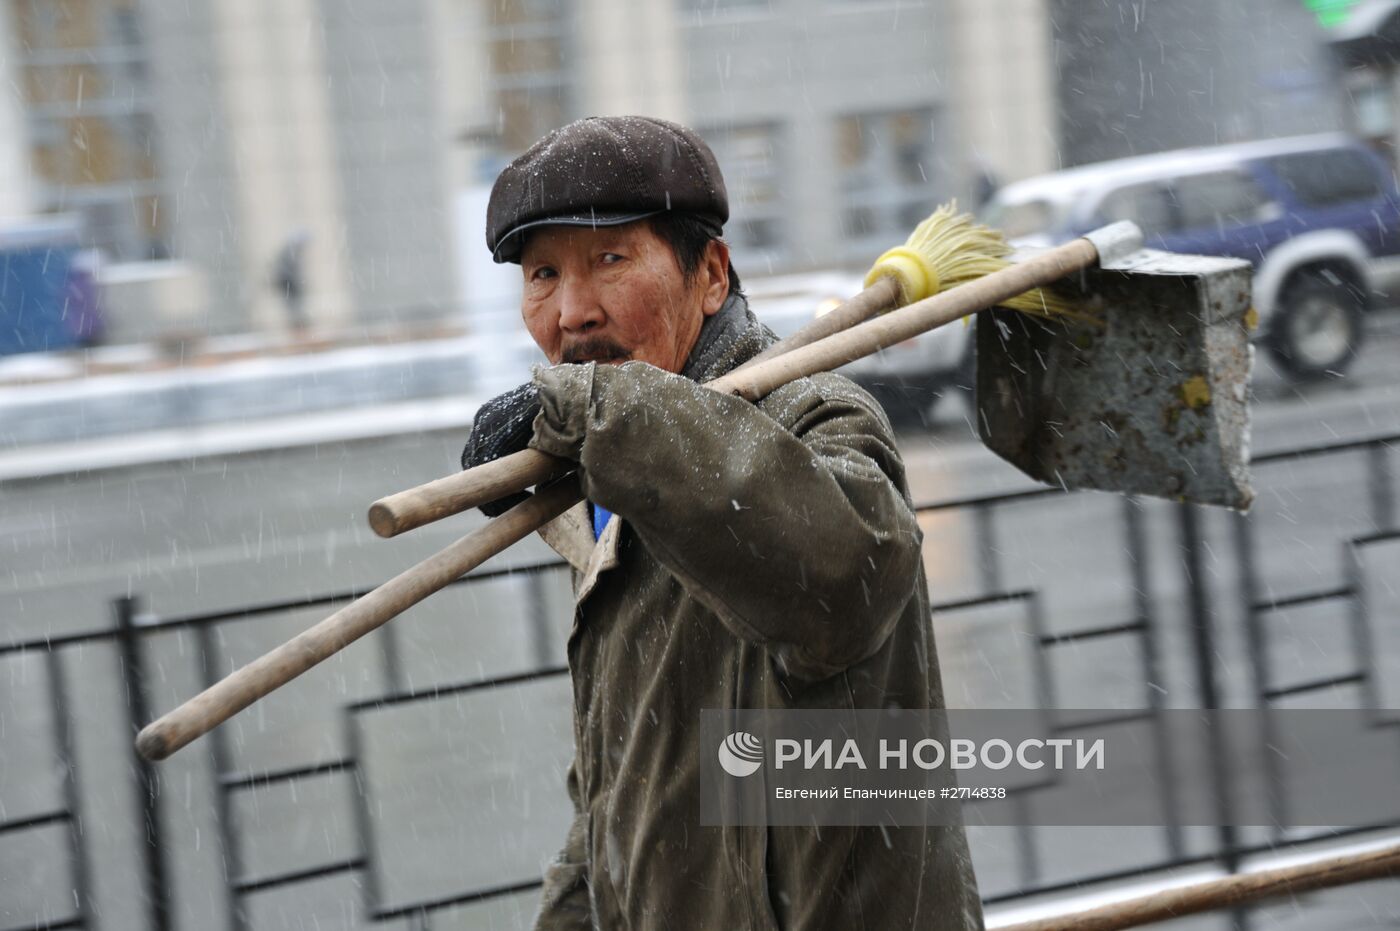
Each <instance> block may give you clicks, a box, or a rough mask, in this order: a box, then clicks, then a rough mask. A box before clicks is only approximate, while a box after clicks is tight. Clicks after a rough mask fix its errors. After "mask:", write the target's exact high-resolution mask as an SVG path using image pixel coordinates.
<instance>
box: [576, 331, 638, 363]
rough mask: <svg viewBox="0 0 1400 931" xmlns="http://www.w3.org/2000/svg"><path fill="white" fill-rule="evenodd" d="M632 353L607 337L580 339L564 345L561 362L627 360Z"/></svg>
mask: <svg viewBox="0 0 1400 931" xmlns="http://www.w3.org/2000/svg"><path fill="white" fill-rule="evenodd" d="M630 358H632V353H631V351H630V350H628V349H627V348H626V347H625V346H622V345H621V344H619V343H615V342H613V341H612V340H610V339H608V338H607V337H603V336H598V337H594V338H592V339H583V340H579V341H578V342H576V343H570V344H569V345H568V346H565V347H564V351H563V353H562V354H561V355H560V357H559V361H560V362H626V361H627V360H628V359H630Z"/></svg>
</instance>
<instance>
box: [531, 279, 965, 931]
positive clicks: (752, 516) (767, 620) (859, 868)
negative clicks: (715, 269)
mask: <svg viewBox="0 0 1400 931" xmlns="http://www.w3.org/2000/svg"><path fill="white" fill-rule="evenodd" d="M717 318H718V319H717ZM705 326H706V328H707V329H706V330H705V331H702V335H701V345H702V346H703V351H702V349H701V347H700V346H698V347H697V350H696V351H695V352H693V353H692V355H691V361H690V364H688V365H687V369H686V372H687V374H688V375H690V376H691V377H690V378H687V377H683V376H680V375H673V374H669V373H667V372H664V371H662V370H661V369H658V368H655V367H653V366H650V365H646V364H644V363H639V362H629V363H626V364H624V365H622V366H620V367H617V366H607V365H599V366H595V365H592V364H588V365H561V366H555V367H554V368H549V369H540V370H538V371H537V372H536V376H535V381H536V384H537V385H538V386H539V387H540V389H541V401H542V404H543V410H542V412H541V413H540V414H539V416H538V417H537V418H536V420H535V433H534V437H533V439H532V440H531V445H532V446H534V447H536V448H537V449H540V450H543V451H544V452H548V453H551V454H554V455H558V456H564V457H567V458H570V459H573V460H576V461H578V462H579V463H580V465H581V470H580V471H581V474H582V480H583V487H584V491H585V492H586V494H587V496H588V498H589V500H591V501H594V502H597V503H599V504H601V505H603V506H604V507H606V508H608V509H609V510H611V511H612V512H614V514H616V515H617V518H614V519H613V520H612V521H611V522H610V523H609V524H608V526H607V528H606V529H605V530H604V532H603V534H602V537H601V538H600V539H599V540H598V541H597V543H596V544H595V543H594V540H593V535H592V532H591V530H590V523H589V519H588V514H587V512H586V511H585V510H584V508H585V505H582V504H581V505H579V506H578V507H577V508H575V509H574V510H572V511H570V512H567V513H565V514H564V515H563V516H562V517H560V518H559V519H557V520H556V521H554V522H553V523H552V524H550V525H549V527H547V528H546V529H545V530H543V531H542V536H543V537H544V538H545V540H546V541H547V542H549V543H550V545H551V546H553V547H554V548H555V549H556V550H557V551H559V552H560V553H561V555H563V556H564V557H565V558H566V559H568V560H569V561H570V562H571V563H572V564H573V566H574V569H575V575H574V582H575V594H576V604H575V611H574V622H573V629H572V632H571V633H570V635H569V640H568V660H569V668H570V672H571V677H572V681H573V693H574V739H575V743H576V752H575V757H574V762H573V764H572V766H571V767H570V770H569V774H568V791H569V794H570V796H571V797H572V799H573V802H574V807H575V812H576V817H575V820H574V822H573V825H572V827H571V829H570V830H569V832H568V837H567V841H566V843H565V845H564V848H563V850H562V852H561V853H560V855H559V857H558V859H557V860H556V861H555V862H554V863H552V864H551V865H550V866H549V867H548V869H547V871H546V876H545V881H544V891H543V897H542V900H541V905H540V912H539V915H538V917H537V919H536V925H535V927H536V928H539V929H548V931H554V929H570V931H580V929H594V928H598V929H605V931H689V929H694V931H738V929H743V931H776V929H783V931H818V929H833V931H834V929H841V931H861V929H869V931H895V929H918V931H970V929H980V928H981V927H982V912H981V903H980V901H979V899H978V895H977V887H976V881H975V879H974V876H973V871H972V865H971V861H970V859H969V856H968V850H967V844H966V840H965V837H964V834H963V830H962V829H961V828H946V827H927V828H881V827H827V826H822V827H820V828H818V827H811V828H806V827H769V828H767V829H765V828H763V827H742V828H739V827H724V828H721V827H702V826H701V824H700V788H699V780H700V760H701V754H702V753H710V752H714V748H710V747H707V748H702V747H700V746H699V743H700V741H699V730H700V711H701V709H729V708H753V709H795V708H801V709H813V708H833V709H851V708H891V707H899V708H938V707H942V706H943V694H942V686H941V683H940V681H939V673H938V660H937V656H936V654H935V650H934V642H933V631H932V629H931V621H930V616H929V608H928V595H927V587H926V583H925V580H924V573H923V569H922V559H921V553H920V543H921V539H922V535H921V533H920V531H919V528H918V525H917V524H916V522H915V517H914V513H913V510H912V507H911V503H910V499H909V493H908V490H907V487H906V485H905V478H904V468H903V465H902V463H901V461H900V457H899V454H898V452H897V451H896V449H895V443H894V437H893V435H892V431H891V429H890V426H889V423H888V421H887V420H886V419H885V416H884V414H883V413H882V412H881V410H880V408H879V407H878V406H877V405H876V403H875V402H874V401H873V400H872V399H871V398H870V396H869V395H867V394H866V393H865V392H864V391H862V390H861V389H860V388H858V387H856V386H855V385H854V384H853V383H851V382H850V381H848V380H847V379H845V378H843V377H841V376H838V375H833V374H822V375H817V376H814V377H811V378H804V379H801V380H799V381H796V382H793V383H790V384H788V385H785V386H783V387H781V388H778V389H777V390H775V391H774V392H773V393H771V394H770V395H768V396H767V397H765V398H763V399H762V400H760V401H759V402H758V403H757V404H756V405H755V404H750V403H749V402H747V401H744V400H742V399H740V398H737V397H733V396H729V395H721V394H718V393H716V392H713V391H710V390H707V389H704V388H702V387H700V386H699V385H698V384H697V381H701V380H708V379H710V378H713V377H715V376H717V375H720V374H722V373H724V372H727V371H729V370H730V369H732V368H734V367H736V366H738V365H739V364H740V363H742V362H743V361H745V360H746V359H748V358H750V357H752V356H754V355H756V354H757V353H758V352H759V351H760V350H761V349H762V348H763V347H765V346H766V345H768V344H769V343H770V342H771V341H772V339H773V336H772V334H771V333H770V332H769V331H768V330H767V329H766V328H764V327H762V326H761V325H760V324H758V322H757V321H756V320H755V318H754V317H753V316H752V314H751V313H749V311H748V309H747V307H746V306H744V304H743V300H742V298H732V299H731V300H730V301H729V302H728V303H727V304H726V306H725V308H724V309H723V310H722V311H721V313H720V314H718V315H716V317H712V318H709V319H707V321H706V324H705ZM716 330H718V333H716ZM697 357H698V358H697ZM692 378H693V379H695V380H691V379H692Z"/></svg>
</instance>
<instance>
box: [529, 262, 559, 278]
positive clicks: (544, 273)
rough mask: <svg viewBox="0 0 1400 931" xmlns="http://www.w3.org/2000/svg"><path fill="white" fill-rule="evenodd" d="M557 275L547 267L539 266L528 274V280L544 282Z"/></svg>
mask: <svg viewBox="0 0 1400 931" xmlns="http://www.w3.org/2000/svg"><path fill="white" fill-rule="evenodd" d="M558 274H559V273H558V272H556V271H555V270H554V269H552V268H550V267H549V266H548V265H541V266H540V267H539V268H536V269H535V270H534V271H532V272H530V280H531V281H544V280H545V279H547V278H553V277H554V276H556V275H558Z"/></svg>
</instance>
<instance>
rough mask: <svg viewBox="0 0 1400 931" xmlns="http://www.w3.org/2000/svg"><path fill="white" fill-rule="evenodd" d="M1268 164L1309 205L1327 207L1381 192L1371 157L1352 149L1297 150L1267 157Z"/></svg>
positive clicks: (1368, 197) (1369, 197)
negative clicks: (1291, 153) (1288, 153)
mask: <svg viewBox="0 0 1400 931" xmlns="http://www.w3.org/2000/svg"><path fill="white" fill-rule="evenodd" d="M1269 167H1270V168H1272V169H1273V171H1274V174H1276V175H1278V177H1279V179H1280V180H1281V181H1283V183H1284V184H1286V185H1288V187H1289V189H1290V190H1291V191H1292V192H1293V194H1294V196H1296V197H1297V198H1298V200H1299V201H1301V202H1302V203H1304V204H1306V205H1307V206H1309V207H1327V206H1331V205H1334V204H1346V203H1352V202H1355V201H1359V200H1372V199H1374V198H1376V197H1379V196H1380V195H1381V186H1380V182H1379V181H1378V180H1377V178H1376V170H1375V167H1374V166H1373V165H1372V163H1371V161H1370V160H1369V159H1367V158H1366V157H1365V156H1364V155H1362V154H1361V153H1360V152H1357V151H1354V150H1351V149H1333V150H1331V151H1325V152H1299V153H1297V154H1294V155H1280V156H1277V157H1276V158H1272V159H1270V160H1269Z"/></svg>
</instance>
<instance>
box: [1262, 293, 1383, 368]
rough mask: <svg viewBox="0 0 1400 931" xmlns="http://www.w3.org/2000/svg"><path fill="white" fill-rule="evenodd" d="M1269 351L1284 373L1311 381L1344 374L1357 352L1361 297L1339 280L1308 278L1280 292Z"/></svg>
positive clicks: (1362, 323)
mask: <svg viewBox="0 0 1400 931" xmlns="http://www.w3.org/2000/svg"><path fill="white" fill-rule="evenodd" d="M1281 297H1282V300H1281V303H1280V304H1279V307H1278V310H1277V311H1276V312H1275V314H1274V319H1273V321H1272V322H1271V324H1270V327H1269V334H1270V338H1269V348H1270V350H1271V351H1272V354H1273V356H1274V358H1275V359H1277V360H1278V363H1279V365H1280V366H1282V367H1283V368H1284V369H1285V370H1286V371H1287V372H1288V374H1290V375H1291V376H1293V377H1294V378H1295V379H1298V380H1299V381H1312V380H1315V379H1318V378H1322V377H1323V376H1325V375H1328V374H1341V373H1342V372H1344V371H1346V368H1347V366H1348V365H1350V364H1351V361H1352V359H1354V358H1355V357H1356V353H1357V350H1358V349H1360V348H1361V340H1362V334H1363V331H1364V314H1363V309H1364V308H1363V306H1362V303H1361V298H1360V297H1359V296H1358V295H1357V293H1356V291H1355V290H1353V289H1352V288H1351V287H1349V286H1348V285H1347V284H1346V282H1344V281H1342V280H1341V279H1340V278H1336V277H1333V278H1332V280H1330V281H1329V280H1328V279H1327V278H1323V277H1320V276H1316V275H1307V276H1306V277H1303V278H1300V279H1298V280H1297V281H1296V282H1295V283H1293V284H1290V285H1289V286H1287V287H1286V288H1285V289H1284V293H1283V294H1282V296H1281Z"/></svg>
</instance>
